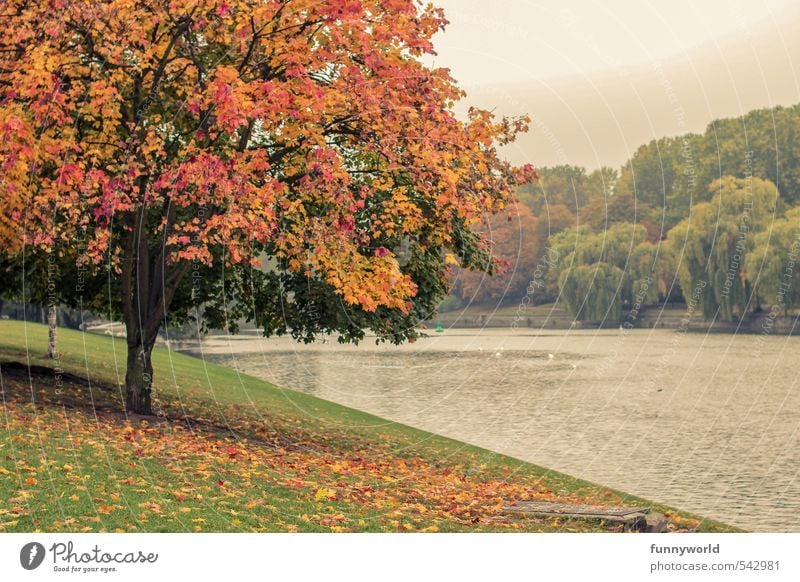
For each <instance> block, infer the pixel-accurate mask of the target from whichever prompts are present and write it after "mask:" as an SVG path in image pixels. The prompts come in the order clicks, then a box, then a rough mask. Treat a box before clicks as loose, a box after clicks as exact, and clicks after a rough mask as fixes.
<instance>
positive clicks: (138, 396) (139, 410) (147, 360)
mask: <svg viewBox="0 0 800 582" xmlns="http://www.w3.org/2000/svg"><path fill="white" fill-rule="evenodd" d="M152 354H153V345H152V344H150V345H149V346H148V345H145V344H144V343H143V342H142V341H141V338H137V341H134V342H132V343H131V342H130V341H129V342H128V365H127V372H126V374H125V407H126V409H127V411H128V412H132V413H136V414H146V415H151V414H153V408H152V405H151V402H150V393H151V391H152V386H153V364H152Z"/></svg>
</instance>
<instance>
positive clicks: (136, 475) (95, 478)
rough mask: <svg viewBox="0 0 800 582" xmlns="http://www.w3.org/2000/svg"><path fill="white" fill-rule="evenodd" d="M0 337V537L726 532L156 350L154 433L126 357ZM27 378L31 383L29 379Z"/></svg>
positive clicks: (12, 328)
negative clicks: (538, 506)
mask: <svg viewBox="0 0 800 582" xmlns="http://www.w3.org/2000/svg"><path fill="white" fill-rule="evenodd" d="M46 340H47V329H46V328H45V327H44V326H41V325H38V324H27V325H25V324H23V323H21V322H14V321H1V322H0V371H1V372H2V390H3V392H2V396H3V404H2V419H0V434H1V436H0V531H33V530H41V531H519V530H522V531H607V530H614V528H615V526H611V525H608V524H603V523H598V522H591V521H575V520H568V519H529V518H526V519H514V518H510V517H508V516H506V515H504V514H503V513H502V511H501V509H502V506H503V505H504V503H506V502H508V501H512V500H526V499H530V500H548V501H563V502H577V503H591V504H605V505H621V504H643V505H646V506H652V507H653V508H654V509H655V510H656V511H660V512H663V513H665V514H666V515H667V516H668V517H669V518H670V520H671V521H670V528H671V529H673V530H700V531H728V530H730V529H731V528H728V527H727V526H724V525H722V524H718V523H714V522H711V521H708V520H704V519H702V518H699V517H697V516H693V515H689V514H686V513H682V512H678V511H675V510H673V509H671V508H668V507H664V506H660V505H655V504H652V503H650V502H648V501H644V500H642V499H638V498H635V497H632V496H628V495H625V494H623V493H620V492H617V491H613V490H610V489H607V488H603V487H600V486H597V485H593V484H591V483H587V482H585V481H581V480H579V479H574V478H572V477H569V476H566V475H563V474H560V473H556V472H553V471H549V470H547V469H544V468H541V467H537V466H534V465H531V464H528V463H524V462H521V461H519V460H515V459H512V458H509V457H505V456H502V455H498V454H496V453H493V452H490V451H486V450H483V449H480V448H476V447H472V446H468V445H465V444H463V443H460V442H457V441H453V440H450V439H446V438H442V437H439V436H435V435H432V434H430V433H427V432H423V431H419V430H416V429H413V428H410V427H407V426H404V425H399V424H397V423H393V422H389V421H386V420H384V419H380V418H377V417H375V416H372V415H369V414H365V413H362V412H359V411H356V410H353V409H350V408H346V407H343V406H339V405H337V404H334V403H331V402H327V401H324V400H320V399H318V398H315V397H313V396H309V395H306V394H301V393H298V392H294V391H290V390H284V389H281V388H278V387H276V386H273V385H271V384H269V383H267V382H264V381H262V380H259V379H257V378H253V377H250V376H245V375H241V374H238V373H237V372H236V371H234V370H231V369H228V368H224V367H221V366H217V365H214V364H210V363H206V362H203V361H201V360H198V359H195V358H191V357H188V356H184V355H181V354H176V353H171V352H168V351H166V350H162V349H157V350H156V351H155V354H154V366H155V394H156V400H157V403H156V408H157V410H158V412H159V416H158V417H150V418H143V417H136V416H131V417H125V415H124V414H123V413H122V412H121V411H122V405H121V382H122V380H123V378H124V363H125V346H124V341H123V340H119V339H116V340H115V339H112V338H110V337H104V336H97V335H92V334H81V333H77V332H73V331H67V330H60V331H59V351H60V361H59V362H57V364H58V365H59V366H60V367H61V368H62V369H63V371H64V374H63V375H61V377H56V374H54V372H53V371H52V369H51V368H52V367H53V366H54V362H53V361H51V360H47V358H46V357H45V353H46ZM29 366H30V368H29Z"/></svg>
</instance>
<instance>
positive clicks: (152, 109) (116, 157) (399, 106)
mask: <svg viewBox="0 0 800 582" xmlns="http://www.w3.org/2000/svg"><path fill="white" fill-rule="evenodd" d="M0 10H2V13H3V30H2V31H0V120H2V121H3V123H2V125H0V143H3V144H5V145H4V147H3V149H2V150H0V152H2V156H3V159H2V160H0V162H1V163H0V165H2V166H4V167H5V166H6V165H8V164H9V163H12V164H15V166H14V167H15V168H18V165H19V164H20V163H22V164H24V171H19V170H18V169H17V170H15V172H13V173H11V174H10V175H8V176H5V179H4V181H3V182H2V194H3V196H7V195H9V194H10V193H13V194H19V193H20V192H22V191H23V190H25V189H27V190H28V192H29V196H30V204H29V206H28V208H27V212H26V213H25V216H26V217H27V221H26V222H25V224H24V225H23V228H24V230H25V240H26V242H27V244H29V245H32V246H33V247H35V248H38V249H40V250H41V251H43V252H48V251H50V250H51V249H52V248H54V247H55V248H57V247H58V244H57V243H60V245H62V246H63V245H67V244H69V245H71V247H73V248H75V250H76V253H77V255H78V262H79V264H80V265H81V267H83V268H91V269H95V270H100V271H101V274H102V270H103V269H105V272H106V274H107V275H108V277H109V285H110V287H111V289H112V292H111V294H110V296H108V297H106V298H105V300H106V302H107V303H108V302H110V303H111V304H112V307H113V309H114V310H116V312H118V313H119V314H121V316H122V318H123V319H124V321H125V326H126V330H127V342H128V358H127V374H126V378H125V382H126V394H127V398H126V400H127V406H128V408H129V409H130V410H132V411H135V412H139V413H150V411H151V386H152V374H153V370H152V365H151V351H152V348H153V346H154V343H155V341H156V338H157V336H158V333H159V330H160V329H161V328H162V325H163V324H164V322H165V321H167V322H170V321H174V322H179V321H180V320H181V319H183V318H185V317H188V316H189V315H191V314H192V313H195V314H196V315H197V316H202V317H203V318H204V319H205V321H206V322H208V323H209V324H212V325H226V324H227V325H230V326H231V327H235V322H236V320H237V319H238V318H239V317H247V318H249V319H252V320H254V321H255V322H256V324H257V325H259V326H261V327H263V329H264V331H265V333H266V334H273V333H291V334H292V335H293V336H294V337H295V338H297V339H303V340H309V339H310V338H313V337H314V336H315V334H319V333H329V332H339V334H340V340H341V341H357V340H358V339H360V338H362V337H363V335H364V331H363V330H364V328H371V329H373V330H374V331H375V332H376V333H377V335H378V336H379V338H380V339H384V340H391V341H396V342H400V341H403V340H405V339H408V338H411V337H414V336H415V335H416V331H415V330H414V325H415V324H416V323H417V322H418V321H419V320H420V319H421V318H423V317H425V316H427V315H428V314H429V313H430V312H431V310H432V309H433V308H434V307H435V305H436V304H437V303H438V302H439V301H440V300H441V298H443V296H444V295H445V294H446V291H447V281H446V274H447V269H448V266H447V264H446V261H445V258H446V257H447V256H448V255H449V257H450V259H449V261H450V262H453V261H456V262H460V263H461V264H462V265H464V266H467V267H471V266H476V265H482V264H484V263H485V259H486V256H485V255H486V248H485V245H483V244H482V243H481V241H480V239H479V237H478V236H477V235H475V234H474V232H473V231H472V230H470V227H471V226H472V225H474V224H475V223H476V222H477V221H479V220H480V216H481V215H482V214H483V213H484V212H485V210H486V209H489V210H490V211H494V210H497V209H499V208H502V207H503V206H504V205H505V204H506V202H507V201H508V200H509V199H510V198H511V197H512V192H513V191H514V189H515V188H516V187H517V186H518V185H519V184H521V183H523V182H525V181H527V180H529V179H531V178H533V177H534V174H533V172H532V170H531V169H530V168H528V167H526V168H521V169H517V168H513V167H511V166H509V164H507V163H505V162H503V161H501V160H500V159H499V158H498V156H497V153H496V149H495V147H496V145H497V144H498V143H499V144H505V143H507V142H509V141H511V140H512V139H513V138H514V136H515V134H516V133H517V132H518V131H521V130H524V129H525V120H522V119H514V120H508V119H501V120H495V119H494V118H493V117H492V115H491V114H489V113H488V112H485V111H479V110H471V111H470V113H469V116H468V119H459V118H458V117H456V115H455V114H454V113H453V109H454V106H455V103H456V101H458V100H459V99H460V98H461V97H462V96H463V92H462V91H461V90H460V89H459V88H458V87H457V85H456V84H455V82H454V80H453V79H452V78H451V77H450V75H449V73H448V71H447V70H443V69H436V68H431V67H430V66H428V65H426V64H425V62H424V61H425V58H424V57H425V56H426V55H428V54H432V52H433V45H432V40H431V39H432V36H433V35H434V33H436V32H437V31H438V30H440V29H442V28H443V27H444V25H445V22H446V21H445V19H444V15H443V13H442V11H440V10H438V9H436V8H434V7H432V6H425V7H423V6H422V5H421V4H420V3H419V2H417V1H415V0H391V1H387V0H280V1H279V0H169V1H167V0H154V1H152V2H132V1H130V0H70V1H64V0H46V1H42V2H29V1H28V0H6V1H5V2H4V3H3V7H2V9H0ZM12 134H13V138H12V137H10V136H11V135H12ZM9 143H10V145H8V144H9ZM20 160H22V161H20ZM17 216H19V215H17ZM262 263H263V264H264V265H265V266H266V267H268V268H259V264H262ZM199 305H202V307H203V308H202V310H200V309H194V308H195V307H197V306H199Z"/></svg>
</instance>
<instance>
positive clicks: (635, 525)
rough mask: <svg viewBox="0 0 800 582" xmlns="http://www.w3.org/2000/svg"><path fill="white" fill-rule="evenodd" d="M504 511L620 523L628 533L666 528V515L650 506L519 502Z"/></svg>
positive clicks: (507, 506) (522, 514) (649, 531)
mask: <svg viewBox="0 0 800 582" xmlns="http://www.w3.org/2000/svg"><path fill="white" fill-rule="evenodd" d="M504 512H505V513H509V514H516V515H521V516H525V515H529V516H532V517H570V518H574V519H596V520H603V521H611V522H615V523H621V524H622V526H623V528H624V529H625V531H640V532H647V533H661V532H664V531H666V529H667V520H666V519H665V518H664V516H663V515H661V514H659V513H650V509H649V508H647V507H622V506H615V505H573V504H570V503H550V502H545V501H517V502H515V503H510V504H508V505H506V506H505V508H504Z"/></svg>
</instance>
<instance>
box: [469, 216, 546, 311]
mask: <svg viewBox="0 0 800 582" xmlns="http://www.w3.org/2000/svg"><path fill="white" fill-rule="evenodd" d="M537 226H538V219H537V218H536V217H535V216H534V215H533V212H532V211H531V210H530V209H529V208H528V207H527V206H525V205H524V204H519V203H518V204H514V205H513V206H511V207H509V208H508V209H507V211H506V212H503V213H501V214H498V215H495V216H494V217H492V218H491V220H487V224H486V225H485V226H484V227H483V228H482V229H481V231H482V232H481V234H482V235H483V237H484V238H485V239H486V240H487V242H488V244H489V245H490V251H491V254H492V256H493V259H494V260H497V261H499V262H500V264H499V265H497V266H495V265H486V268H485V269H484V270H480V271H478V270H464V271H462V272H461V273H460V275H459V278H458V281H457V285H458V290H459V295H460V297H461V299H463V300H465V301H469V302H475V303H477V304H479V305H480V304H485V303H488V302H490V301H502V300H503V299H517V298H519V297H522V296H523V295H524V294H525V292H526V288H527V286H528V284H529V283H530V280H531V277H533V272H534V271H535V270H536V263H537V261H538V259H539V257H540V254H541V250H540V249H539V247H538V242H539V241H538V240H537V236H536V235H537ZM492 270H496V272H495V273H494V275H489V274H487V271H492Z"/></svg>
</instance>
